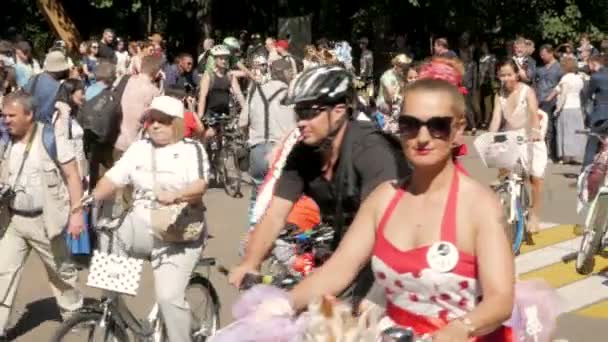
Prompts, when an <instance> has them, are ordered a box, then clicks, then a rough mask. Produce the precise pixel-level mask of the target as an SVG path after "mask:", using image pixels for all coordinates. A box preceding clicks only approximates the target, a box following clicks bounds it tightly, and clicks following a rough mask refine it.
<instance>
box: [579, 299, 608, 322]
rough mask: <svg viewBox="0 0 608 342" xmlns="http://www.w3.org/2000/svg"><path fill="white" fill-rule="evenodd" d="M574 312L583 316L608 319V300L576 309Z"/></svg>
mask: <svg viewBox="0 0 608 342" xmlns="http://www.w3.org/2000/svg"><path fill="white" fill-rule="evenodd" d="M574 313H575V314H577V315H581V316H587V317H593V318H603V319H608V300H604V301H600V302H598V303H594V304H591V305H589V306H585V307H584V308H582V309H579V310H576V311H574Z"/></svg>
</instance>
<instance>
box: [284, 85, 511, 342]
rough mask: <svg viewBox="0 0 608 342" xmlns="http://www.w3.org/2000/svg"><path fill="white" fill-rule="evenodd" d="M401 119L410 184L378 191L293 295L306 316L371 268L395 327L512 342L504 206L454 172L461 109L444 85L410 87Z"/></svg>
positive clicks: (447, 337) (439, 336)
mask: <svg viewBox="0 0 608 342" xmlns="http://www.w3.org/2000/svg"><path fill="white" fill-rule="evenodd" d="M403 96H404V100H405V102H404V106H403V110H402V113H401V115H400V117H399V131H400V135H401V139H402V147H403V152H404V155H405V157H406V158H407V159H408V160H410V162H411V163H412V165H413V166H414V172H413V174H412V176H411V177H410V179H408V180H406V181H404V182H400V183H395V182H392V183H384V184H381V185H379V186H378V187H377V188H376V189H375V190H374V192H373V193H372V194H371V195H370V197H368V199H367V200H366V201H365V202H364V203H363V205H362V206H361V208H360V210H359V212H358V214H357V217H356V218H355V221H354V222H353V224H352V225H351V226H350V228H349V230H348V232H347V233H346V235H345V237H344V239H343V240H342V243H341V244H340V246H339V248H338V249H337V251H336V252H335V253H334V254H333V256H332V257H331V258H330V259H329V260H328V261H327V262H326V263H325V264H324V266H323V267H321V268H320V269H319V270H317V271H315V272H314V273H313V274H312V275H311V276H309V277H308V278H306V279H305V280H304V281H303V282H302V283H300V284H299V285H298V286H297V287H296V288H295V289H294V290H293V291H292V292H291V300H292V304H293V305H294V307H295V308H296V309H301V308H303V307H305V306H306V304H307V303H309V302H310V300H311V299H313V298H315V297H318V296H321V295H337V294H339V293H340V292H341V291H342V290H343V289H344V288H346V287H347V286H348V284H350V282H351V280H352V279H353V278H354V277H355V275H356V274H357V273H358V271H359V270H360V269H361V268H362V267H363V266H364V265H365V264H366V263H367V262H368V261H369V260H370V258H371V261H372V268H373V270H374V274H375V276H376V281H377V283H378V284H379V285H381V286H382V287H383V288H384V292H385V296H386V302H387V305H386V314H387V316H388V318H389V319H390V321H391V323H392V324H395V325H399V326H403V327H412V328H413V329H414V330H415V332H416V333H417V334H419V335H423V334H431V335H432V336H433V341H435V342H437V341H439V342H446V341H450V342H455V341H458V342H460V341H463V342H464V341H497V342H501V341H511V340H512V337H511V331H510V330H509V329H507V328H505V327H503V326H502V324H503V322H505V321H506V320H507V319H509V317H510V315H511V310H512V308H513V292H514V290H513V283H514V266H513V255H512V253H511V249H510V246H509V242H508V239H507V236H506V235H505V233H504V232H505V230H504V228H503V225H504V222H505V220H504V217H503V216H502V210H501V208H500V203H499V201H498V199H497V198H496V197H495V195H494V194H493V193H492V192H491V191H490V190H489V189H488V188H487V187H485V186H483V185H481V184H479V183H477V182H476V181H474V180H473V179H471V178H469V177H468V176H467V175H465V174H463V173H462V171H459V170H458V168H456V167H455V165H454V162H453V159H452V148H453V146H454V145H455V142H456V141H459V138H460V136H461V135H462V132H463V130H464V123H465V119H464V113H465V102H464V98H463V97H462V95H461V94H460V93H459V92H458V89H457V88H456V87H455V86H453V85H451V84H449V83H448V82H445V81H442V80H430V79H427V80H419V81H417V82H415V83H413V84H412V85H409V86H408V87H407V88H406V90H405V92H404V93H403Z"/></svg>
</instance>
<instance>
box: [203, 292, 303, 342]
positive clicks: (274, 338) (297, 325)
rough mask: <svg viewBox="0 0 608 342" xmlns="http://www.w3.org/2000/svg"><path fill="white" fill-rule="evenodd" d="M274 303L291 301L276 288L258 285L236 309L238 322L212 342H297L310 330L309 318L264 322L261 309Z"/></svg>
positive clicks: (284, 315)
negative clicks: (257, 313)
mask: <svg viewBox="0 0 608 342" xmlns="http://www.w3.org/2000/svg"><path fill="white" fill-rule="evenodd" d="M272 299H287V292H285V291H283V290H281V289H278V288H276V287H272V286H267V285H257V286H255V287H253V288H251V289H250V290H249V291H247V292H245V293H244V294H243V295H242V296H241V298H239V300H238V301H237V302H236V303H235V304H234V306H233V307H232V315H233V317H234V319H235V322H234V323H232V324H230V325H228V326H226V327H224V328H223V329H221V330H219V331H218V332H217V333H216V334H215V335H214V336H213V337H212V338H211V339H210V342H235V341H243V342H253V341H255V342H295V341H298V339H299V338H300V336H301V335H302V333H303V332H304V330H305V329H306V326H307V319H308V318H307V315H300V317H298V318H294V317H293V315H291V314H290V313H282V314H277V315H273V316H272V317H271V318H269V319H264V320H260V319H259V318H257V317H255V316H256V311H257V308H258V307H259V305H260V304H261V303H262V302H264V301H268V300H272Z"/></svg>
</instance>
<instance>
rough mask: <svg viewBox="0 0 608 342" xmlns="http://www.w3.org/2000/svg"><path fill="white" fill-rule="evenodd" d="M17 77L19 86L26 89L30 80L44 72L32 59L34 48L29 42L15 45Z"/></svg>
mask: <svg viewBox="0 0 608 342" xmlns="http://www.w3.org/2000/svg"><path fill="white" fill-rule="evenodd" d="M15 57H16V59H17V63H15V75H16V77H17V86H18V87H19V88H23V87H25V85H26V84H27V82H28V81H29V80H30V78H31V77H32V76H34V75H36V74H39V73H40V72H41V71H42V70H41V69H40V64H38V61H36V60H35V59H34V58H33V57H32V47H31V46H30V44H29V43H28V42H25V41H21V42H18V43H17V44H15Z"/></svg>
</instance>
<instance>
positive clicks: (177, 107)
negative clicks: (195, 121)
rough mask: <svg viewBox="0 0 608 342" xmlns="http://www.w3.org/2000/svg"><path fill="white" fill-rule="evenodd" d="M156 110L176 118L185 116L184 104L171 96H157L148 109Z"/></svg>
mask: <svg viewBox="0 0 608 342" xmlns="http://www.w3.org/2000/svg"><path fill="white" fill-rule="evenodd" d="M151 110H156V111H159V112H161V113H163V114H166V115H169V116H172V117H174V118H179V119H183V118H184V104H183V103H182V101H180V100H178V99H176V98H174V97H171V96H166V95H162V96H157V97H155V98H154V99H153V100H152V103H151V104H150V108H148V111H151Z"/></svg>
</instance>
